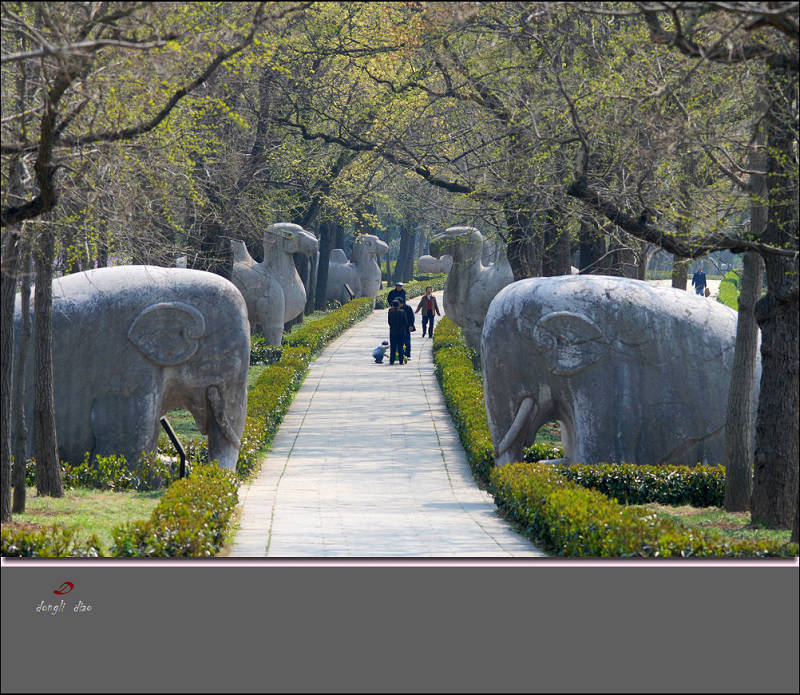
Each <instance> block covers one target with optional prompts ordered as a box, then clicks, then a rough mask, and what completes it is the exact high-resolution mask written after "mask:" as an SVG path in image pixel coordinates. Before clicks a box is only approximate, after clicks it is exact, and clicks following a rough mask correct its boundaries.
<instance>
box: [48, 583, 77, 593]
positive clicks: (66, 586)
mask: <svg viewBox="0 0 800 695" xmlns="http://www.w3.org/2000/svg"><path fill="white" fill-rule="evenodd" d="M74 588H75V585H74V584H73V583H72V582H64V583H63V584H62V585H61V586H60V587H58V589H53V593H54V594H59V595H63V594H68V593H69V592H70V591H72V590H73V589H74Z"/></svg>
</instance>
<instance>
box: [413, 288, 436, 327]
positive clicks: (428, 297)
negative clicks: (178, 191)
mask: <svg viewBox="0 0 800 695" xmlns="http://www.w3.org/2000/svg"><path fill="white" fill-rule="evenodd" d="M420 310H422V337H423V338H424V337H425V327H426V326H427V327H428V337H429V338H433V312H434V311H435V312H436V315H437V316H441V313H439V304H438V303H437V302H436V297H434V296H433V287H431V286H430V285H428V287H426V288H425V296H423V297H422V299H421V300H420V302H419V304H417V308H416V310H415V311H414V313H415V314H416V313H417V312H418V311H420Z"/></svg>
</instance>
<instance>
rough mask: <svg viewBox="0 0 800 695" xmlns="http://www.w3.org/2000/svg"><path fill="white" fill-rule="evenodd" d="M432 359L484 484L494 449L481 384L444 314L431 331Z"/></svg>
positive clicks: (458, 334) (472, 463)
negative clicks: (432, 333) (432, 331)
mask: <svg viewBox="0 0 800 695" xmlns="http://www.w3.org/2000/svg"><path fill="white" fill-rule="evenodd" d="M433 361H434V364H435V365H436V378H437V379H438V380H439V384H440V385H441V388H442V393H443V394H444V398H445V402H446V403H447V408H448V410H449V411H450V414H451V416H452V417H453V422H454V423H455V426H456V430H457V431H458V434H459V437H460V438H461V443H462V444H463V446H464V450H465V451H466V453H467V460H468V461H469V464H470V467H471V468H472V470H473V471H474V472H475V474H476V475H477V477H478V479H479V480H480V481H482V482H484V483H485V482H487V480H488V475H489V471H490V470H491V468H492V466H493V465H494V449H493V447H492V438H491V435H490V434H489V423H488V421H487V419H486V409H485V408H484V405H483V384H482V383H481V380H480V377H478V375H477V374H475V370H474V369H473V366H472V359H471V357H470V352H469V350H468V349H467V347H466V346H465V345H464V344H463V339H462V338H461V329H460V328H459V327H458V326H456V325H455V324H454V323H453V322H452V321H451V320H450V319H448V318H447V317H446V316H445V317H443V318H442V320H441V321H439V324H438V325H437V326H436V330H435V331H434V336H433Z"/></svg>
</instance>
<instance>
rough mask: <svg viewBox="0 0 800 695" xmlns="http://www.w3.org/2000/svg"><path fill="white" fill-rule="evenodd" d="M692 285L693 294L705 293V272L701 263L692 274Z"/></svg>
mask: <svg viewBox="0 0 800 695" xmlns="http://www.w3.org/2000/svg"><path fill="white" fill-rule="evenodd" d="M692 287H694V292H695V294H699V295H705V290H706V274H705V273H704V272H703V266H702V265H700V266H698V267H697V270H696V271H695V274H694V275H692Z"/></svg>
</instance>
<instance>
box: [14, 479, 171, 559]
mask: <svg viewBox="0 0 800 695" xmlns="http://www.w3.org/2000/svg"><path fill="white" fill-rule="evenodd" d="M164 492H165V490H154V491H151V492H110V491H105V490H89V489H86V488H75V489H74V490H66V491H65V492H64V497H61V498H54V497H38V496H37V495H36V488H35V487H29V488H27V498H26V500H25V513H24V514H14V521H13V522H11V523H10V524H3V528H7V527H11V526H18V525H25V526H28V527H30V528H32V530H38V528H37V527H41V526H51V525H52V524H63V525H64V526H65V527H67V528H72V529H75V533H76V535H77V537H78V538H79V539H80V540H81V541H83V540H85V539H87V538H88V537H89V536H91V535H92V534H93V533H94V534H96V535H97V538H98V539H99V540H100V545H101V547H102V549H103V554H104V555H108V549H109V547H110V546H111V544H112V542H113V540H112V538H111V530H112V529H113V528H115V527H117V526H119V525H120V524H124V523H126V522H128V521H137V520H144V519H147V518H148V517H149V516H150V513H151V512H152V511H153V509H154V508H155V506H156V505H157V504H158V502H159V500H160V499H161V496H162V495H163V494H164Z"/></svg>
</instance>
